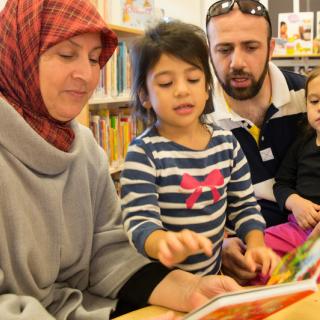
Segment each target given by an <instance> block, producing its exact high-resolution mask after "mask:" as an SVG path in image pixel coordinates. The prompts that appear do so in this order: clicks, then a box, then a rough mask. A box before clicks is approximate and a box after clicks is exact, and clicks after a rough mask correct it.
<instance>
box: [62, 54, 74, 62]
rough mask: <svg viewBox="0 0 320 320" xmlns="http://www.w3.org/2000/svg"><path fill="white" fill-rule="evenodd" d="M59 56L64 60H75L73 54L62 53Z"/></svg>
mask: <svg viewBox="0 0 320 320" xmlns="http://www.w3.org/2000/svg"><path fill="white" fill-rule="evenodd" d="M59 56H60V57H61V58H63V59H66V60H69V59H72V58H73V55H72V54H65V53H60V54H59Z"/></svg>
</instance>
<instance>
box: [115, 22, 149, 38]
mask: <svg viewBox="0 0 320 320" xmlns="http://www.w3.org/2000/svg"><path fill="white" fill-rule="evenodd" d="M109 27H110V28H111V29H112V30H113V31H114V32H115V33H116V34H117V35H118V36H119V37H120V38H128V37H136V36H139V35H143V34H144V30H142V29H136V28H130V27H126V26H119V25H115V24H109Z"/></svg>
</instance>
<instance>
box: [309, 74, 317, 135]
mask: <svg viewBox="0 0 320 320" xmlns="http://www.w3.org/2000/svg"><path fill="white" fill-rule="evenodd" d="M307 113H308V121H309V123H310V125H311V126H312V127H313V128H314V129H315V130H316V132H317V137H318V139H320V76H318V77H316V78H314V79H313V80H311V81H310V82H309V84H308V95H307Z"/></svg>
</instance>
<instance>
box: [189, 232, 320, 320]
mask: <svg viewBox="0 0 320 320" xmlns="http://www.w3.org/2000/svg"><path fill="white" fill-rule="evenodd" d="M319 273H320V238H311V239H309V240H307V241H306V242H305V243H304V244H303V245H301V246H300V247H298V248H297V249H296V250H294V251H293V252H291V253H289V254H288V255H286V256H284V257H283V258H282V259H281V261H280V263H279V264H278V266H277V267H276V269H275V270H274V272H273V274H272V275H271V277H270V280H269V283H270V284H269V285H266V286H260V287H256V288H252V289H247V290H241V291H237V292H231V293H226V294H223V295H218V296H216V297H214V298H213V299H211V300H210V301H209V302H208V303H206V304H205V305H203V306H202V307H200V308H199V309H197V310H195V311H193V312H191V313H189V314H187V315H186V316H185V317H184V318H183V320H216V319H219V320H245V319H246V320H247V319H250V320H260V319H264V318H266V317H268V316H270V315H271V314H273V313H275V312H277V311H279V310H281V309H283V308H285V307H287V306H289V305H291V304H293V303H295V302H297V301H299V300H301V299H303V298H305V297H306V296H308V295H310V294H312V293H314V292H315V291H317V290H318V286H317V279H318V276H319Z"/></svg>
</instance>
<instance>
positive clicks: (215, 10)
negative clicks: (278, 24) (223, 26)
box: [206, 0, 271, 27]
mask: <svg viewBox="0 0 320 320" xmlns="http://www.w3.org/2000/svg"><path fill="white" fill-rule="evenodd" d="M235 3H236V4H237V5H238V7H239V9H240V11H241V12H242V13H246V14H252V15H254V16H261V17H265V18H266V20H267V21H268V23H269V25H270V27H271V22H270V17H269V14H268V11H267V9H266V7H265V6H264V5H263V4H261V3H260V2H259V1H257V0H221V1H217V2H215V3H214V4H213V5H212V6H211V7H210V8H209V9H208V13H207V19H206V25H208V23H209V21H210V19H211V18H213V17H217V16H221V15H222V14H226V13H228V12H230V11H231V10H232V9H233V7H234V4H235Z"/></svg>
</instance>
